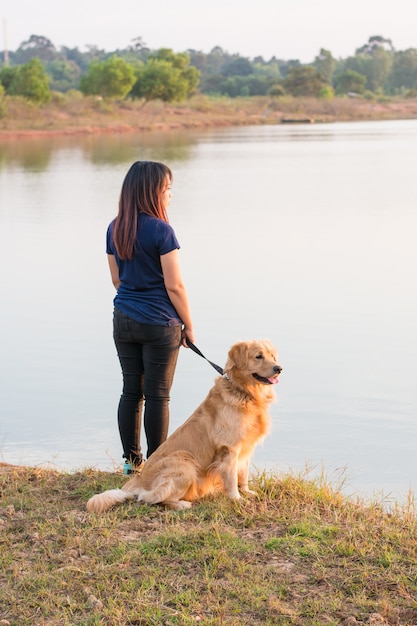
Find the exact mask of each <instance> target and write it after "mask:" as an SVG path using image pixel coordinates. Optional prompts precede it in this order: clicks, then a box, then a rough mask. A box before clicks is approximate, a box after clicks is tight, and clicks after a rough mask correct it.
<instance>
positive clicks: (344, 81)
mask: <svg viewBox="0 0 417 626" xmlns="http://www.w3.org/2000/svg"><path fill="white" fill-rule="evenodd" d="M365 86H366V76H364V75H363V74H359V72H355V71H354V70H346V71H345V72H342V73H341V74H340V75H339V76H338V77H337V80H336V93H337V94H347V93H349V92H352V93H359V94H362V93H363V92H364V91H365Z"/></svg>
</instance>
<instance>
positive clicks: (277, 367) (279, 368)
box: [274, 365, 282, 374]
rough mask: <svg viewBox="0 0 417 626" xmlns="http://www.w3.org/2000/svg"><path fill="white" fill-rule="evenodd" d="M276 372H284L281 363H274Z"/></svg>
mask: <svg viewBox="0 0 417 626" xmlns="http://www.w3.org/2000/svg"><path fill="white" fill-rule="evenodd" d="M274 372H276V373H277V374H281V372H282V367H281V365H274Z"/></svg>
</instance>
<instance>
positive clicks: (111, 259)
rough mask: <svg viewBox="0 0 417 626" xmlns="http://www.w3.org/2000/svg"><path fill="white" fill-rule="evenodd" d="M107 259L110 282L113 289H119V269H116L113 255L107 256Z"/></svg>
mask: <svg viewBox="0 0 417 626" xmlns="http://www.w3.org/2000/svg"><path fill="white" fill-rule="evenodd" d="M107 259H108V261H109V267H110V274H111V280H112V283H113V285H114V287H115V289H118V288H119V285H120V278H119V268H118V267H117V263H116V259H115V258H114V254H108V255H107Z"/></svg>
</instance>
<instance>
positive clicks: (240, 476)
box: [237, 458, 255, 494]
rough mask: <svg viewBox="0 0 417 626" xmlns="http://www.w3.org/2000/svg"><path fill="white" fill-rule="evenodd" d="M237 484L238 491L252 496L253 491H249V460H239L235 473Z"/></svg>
mask: <svg viewBox="0 0 417 626" xmlns="http://www.w3.org/2000/svg"><path fill="white" fill-rule="evenodd" d="M237 482H238V485H239V489H240V491H242V492H243V493H247V494H254V493H255V491H252V489H249V459H248V458H246V459H239V466H238V472H237Z"/></svg>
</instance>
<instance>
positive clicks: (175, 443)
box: [87, 340, 282, 513]
mask: <svg viewBox="0 0 417 626" xmlns="http://www.w3.org/2000/svg"><path fill="white" fill-rule="evenodd" d="M281 371H282V367H281V366H280V365H279V364H278V361H277V353H276V351H275V349H274V347H273V346H272V344H271V343H270V341H268V340H263V341H245V342H243V341H242V342H239V343H236V344H235V345H233V346H232V347H231V349H230V351H229V354H228V358H227V362H226V365H225V368H224V375H223V376H219V377H218V378H216V379H215V382H214V385H213V387H212V388H211V389H210V391H209V393H208V396H207V397H206V399H205V400H204V401H203V402H202V403H201V404H200V406H199V407H198V408H197V409H196V410H195V411H194V413H193V414H192V415H191V417H189V418H188V420H187V421H186V422H185V423H184V424H183V425H182V426H180V427H179V428H178V429H177V430H176V431H175V432H174V433H172V435H170V437H168V439H167V440H166V441H164V443H162V444H161V445H160V446H159V448H158V449H157V450H156V451H155V452H154V453H153V454H152V455H151V456H150V457H149V459H148V460H147V461H146V462H145V464H144V466H143V469H142V472H141V474H140V475H136V476H134V477H133V478H131V479H130V480H129V482H127V483H126V484H125V485H124V486H123V487H122V488H121V489H109V490H108V491H104V492H103V493H101V494H97V495H95V496H93V497H92V498H90V500H89V501H88V502H87V510H88V511H89V512H95V513H102V512H104V511H107V510H108V509H110V508H111V507H113V506H115V505H116V504H120V503H122V502H124V501H125V500H128V499H136V500H137V501H139V502H143V503H146V504H161V505H164V506H166V507H168V508H171V509H176V510H182V509H188V508H189V507H190V506H191V502H192V501H194V500H197V499H199V498H201V497H203V496H204V495H207V494H209V493H214V492H216V491H223V492H224V493H226V495H227V496H229V497H230V498H232V499H233V500H238V499H239V498H240V497H241V496H240V493H239V490H240V491H241V492H243V493H247V494H248V493H253V492H251V491H250V489H249V486H248V477H249V476H248V475H249V462H250V459H251V456H252V454H253V451H254V449H255V446H256V444H257V443H259V442H260V441H261V440H262V439H263V438H264V437H265V435H266V434H267V432H268V430H269V426H270V417H269V414H268V408H269V405H270V403H271V402H272V400H273V399H274V397H275V395H274V391H273V385H275V384H276V383H277V382H278V377H279V375H280V373H281Z"/></svg>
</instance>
